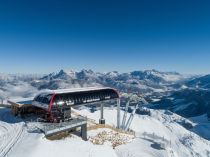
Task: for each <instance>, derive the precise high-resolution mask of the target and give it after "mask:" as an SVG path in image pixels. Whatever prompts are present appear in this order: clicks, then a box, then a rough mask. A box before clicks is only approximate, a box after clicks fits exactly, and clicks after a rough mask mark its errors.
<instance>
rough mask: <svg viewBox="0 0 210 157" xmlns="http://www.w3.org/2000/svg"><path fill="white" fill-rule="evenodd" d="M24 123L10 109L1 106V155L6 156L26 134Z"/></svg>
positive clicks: (0, 156) (1, 156)
mask: <svg viewBox="0 0 210 157" xmlns="http://www.w3.org/2000/svg"><path fill="white" fill-rule="evenodd" d="M23 126H24V123H23V122H18V120H17V119H15V118H14V117H13V116H12V115H11V113H10V111H9V110H8V109H6V108H0V157H4V156H6V155H7V154H8V153H9V152H10V151H11V150H12V148H13V147H14V146H15V144H16V143H17V142H18V141H19V140H20V139H21V138H22V136H23V135H24V127H23Z"/></svg>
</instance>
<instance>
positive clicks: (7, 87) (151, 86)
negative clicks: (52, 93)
mask: <svg viewBox="0 0 210 157" xmlns="http://www.w3.org/2000/svg"><path fill="white" fill-rule="evenodd" d="M90 86H109V87H113V88H116V89H118V90H119V91H120V92H121V93H124V94H123V95H122V96H123V97H124V96H125V94H126V93H127V95H126V98H129V97H130V96H132V95H136V97H144V98H145V99H146V100H147V101H148V102H149V103H150V104H152V105H151V106H152V107H155V108H161V109H169V110H171V111H173V112H176V113H178V114H180V115H183V116H185V117H191V116H195V115H201V114H205V113H209V112H210V107H209V105H210V99H209V98H210V93H209V90H210V75H206V76H198V75H197V76H196V75H182V74H180V73H177V72H160V71H157V70H145V71H140V70H139V71H132V72H128V73H119V72H117V71H112V72H105V73H101V72H94V71H92V70H81V71H72V70H60V71H58V72H53V73H50V74H47V75H21V74H18V75H15V74H14V75H6V74H0V98H1V99H8V98H19V97H24V98H25V97H33V96H34V95H35V94H36V93H38V92H39V91H40V90H46V89H52V90H53V89H62V88H76V87H90Z"/></svg>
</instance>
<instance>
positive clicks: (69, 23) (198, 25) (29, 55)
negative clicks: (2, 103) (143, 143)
mask: <svg viewBox="0 0 210 157" xmlns="http://www.w3.org/2000/svg"><path fill="white" fill-rule="evenodd" d="M209 60H210V1H208V0H200V1H198V0H176V1H169V0H159V1H157V0H141V1H133V0H129V1H117V0H116V1H113V0H112V1H111V0H100V1H99V0H89V1H87V0H84V1H76V2H75V1H71V0H63V1H62V0H36V1H28V0H19V1H16V0H7V1H3V0H0V73H1V72H7V73H48V72H52V71H56V70H59V69H61V68H64V69H74V70H80V69H93V70H95V71H112V70H118V71H120V72H127V71H132V70H143V69H157V70H161V71H178V72H181V73H193V74H195V73H199V74H201V73H210V61H209Z"/></svg>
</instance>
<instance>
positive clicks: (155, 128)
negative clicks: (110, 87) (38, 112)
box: [0, 108, 210, 157]
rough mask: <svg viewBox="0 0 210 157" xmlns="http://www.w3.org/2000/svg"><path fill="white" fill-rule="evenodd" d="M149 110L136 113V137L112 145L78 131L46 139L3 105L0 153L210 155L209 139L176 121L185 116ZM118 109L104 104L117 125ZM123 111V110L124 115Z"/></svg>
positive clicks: (29, 156) (17, 156)
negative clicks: (87, 138) (88, 138)
mask: <svg viewBox="0 0 210 157" xmlns="http://www.w3.org/2000/svg"><path fill="white" fill-rule="evenodd" d="M74 111H76V112H78V113H80V114H81V115H84V116H87V117H88V118H90V119H93V120H95V121H96V122H98V119H99V117H100V112H99V111H96V112H94V113H91V112H90V111H89V110H88V109H83V110H75V109H74ZM150 111H151V116H148V115H135V116H134V119H133V122H132V124H131V129H132V130H134V131H135V132H136V137H135V139H134V140H133V141H131V142H130V143H127V144H125V145H121V146H118V147H116V149H113V148H112V147H111V146H110V145H107V144H105V145H94V144H92V143H91V142H90V141H83V140H82V139H81V138H80V137H77V136H75V135H72V137H67V138H65V139H62V140H56V141H50V140H47V139H46V138H44V135H43V134H42V133H40V132H38V131H35V130H33V127H31V126H33V125H30V122H28V123H27V124H25V122H23V121H22V120H21V119H19V118H14V117H13V116H12V115H11V114H10V112H9V110H8V109H5V108H0V138H3V137H6V138H3V139H4V140H0V153H1V155H0V157H4V156H5V155H4V154H2V152H3V151H4V150H8V151H7V153H6V154H7V156H8V157H38V156H39V157H46V156H50V157H58V156H62V157H69V156H75V157H117V156H118V157H140V156H142V157H198V156H201V157H208V156H210V142H209V141H208V140H205V139H203V138H202V137H200V136H198V135H197V134H195V133H193V132H191V131H189V130H187V129H185V128H184V127H182V126H181V125H180V124H178V123H177V121H180V120H183V119H184V118H182V117H180V116H178V115H176V114H173V113H170V114H169V113H168V112H165V111H161V110H150ZM116 112H117V111H116V110H115V109H114V108H113V109H111V108H105V113H104V116H105V119H106V122H107V123H108V124H110V125H116ZM123 113H124V112H123V111H121V115H123ZM129 115H130V114H128V116H129ZM121 117H122V116H121ZM184 120H185V119H184ZM5 128H6V130H5ZM99 131H100V130H99ZM97 132H98V131H97V130H95V131H89V132H88V135H89V136H91V135H93V134H95V133H97ZM12 139H13V140H12ZM11 140H12V141H11ZM160 145H161V147H160ZM8 148H9V149H8ZM2 150H3V151H2Z"/></svg>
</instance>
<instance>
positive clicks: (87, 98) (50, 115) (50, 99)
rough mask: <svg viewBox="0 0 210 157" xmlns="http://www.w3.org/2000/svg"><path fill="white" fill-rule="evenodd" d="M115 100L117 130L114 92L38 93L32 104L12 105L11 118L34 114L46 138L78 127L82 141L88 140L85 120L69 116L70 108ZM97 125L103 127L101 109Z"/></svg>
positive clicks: (118, 105)
mask: <svg viewBox="0 0 210 157" xmlns="http://www.w3.org/2000/svg"><path fill="white" fill-rule="evenodd" d="M112 99H116V100H117V108H118V109H117V127H118V128H119V127H120V96H119V93H118V92H117V90H115V89H113V88H107V87H104V88H98V87H87V88H73V89H62V90H52V91H46V92H42V93H39V94H38V95H37V96H35V98H34V99H33V100H31V101H23V102H13V101H8V102H9V103H10V104H11V109H12V113H13V114H14V115H18V114H20V115H26V113H31V112H33V113H36V114H37V115H40V117H42V118H43V119H44V120H45V121H46V122H47V123H45V126H44V128H45V129H43V131H44V133H45V135H46V136H48V135H53V134H56V133H59V132H63V131H68V130H71V129H72V128H76V127H81V133H82V138H83V139H86V138H87V137H86V136H87V133H86V131H87V119H85V118H81V117H77V118H73V117H72V116H71V108H72V107H74V106H79V105H80V106H81V105H87V104H90V103H99V102H103V101H108V100H112ZM100 111H101V115H100V119H99V124H105V119H104V105H103V103H101V105H100Z"/></svg>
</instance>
